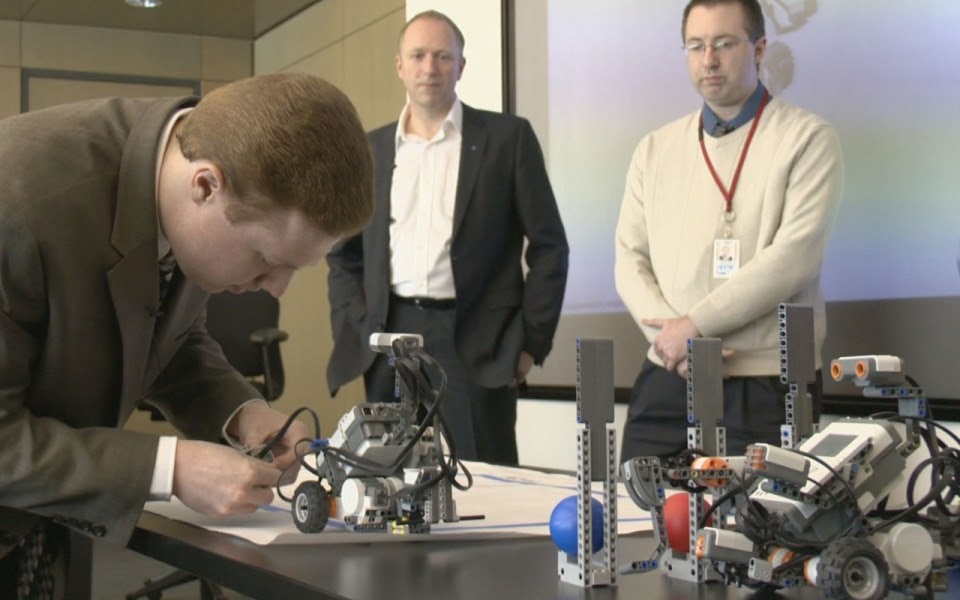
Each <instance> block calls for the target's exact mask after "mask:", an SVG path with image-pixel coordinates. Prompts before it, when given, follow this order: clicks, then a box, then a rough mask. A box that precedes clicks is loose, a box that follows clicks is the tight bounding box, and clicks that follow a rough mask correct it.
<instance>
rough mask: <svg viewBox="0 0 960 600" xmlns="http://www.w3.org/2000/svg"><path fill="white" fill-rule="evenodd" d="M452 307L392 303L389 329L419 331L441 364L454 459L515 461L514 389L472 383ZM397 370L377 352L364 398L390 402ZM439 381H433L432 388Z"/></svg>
mask: <svg viewBox="0 0 960 600" xmlns="http://www.w3.org/2000/svg"><path fill="white" fill-rule="evenodd" d="M455 316H456V309H455V308H452V307H451V308H424V307H420V306H412V305H409V304H401V303H398V302H394V301H391V303H390V312H389V315H388V317H387V331H389V332H390V333H419V334H420V335H422V336H423V345H424V350H426V352H427V354H429V355H430V356H431V357H432V358H433V359H434V360H436V361H437V363H438V364H439V365H440V366H441V367H442V368H443V370H444V372H445V373H446V375H447V388H446V393H445V394H444V397H443V398H442V399H441V405H440V406H441V410H442V411H443V414H444V417H445V418H446V420H447V423H448V424H449V426H450V429H451V434H452V438H453V443H454V444H455V445H456V451H457V458H458V459H463V460H479V461H483V462H488V463H495V464H502V465H516V464H517V462H518V459H517V434H516V426H517V395H518V392H517V388H516V387H514V386H504V387H499V388H486V387H483V386H481V385H478V384H476V383H474V382H473V381H472V380H471V378H470V375H469V373H468V372H467V370H466V368H465V367H464V365H463V362H462V361H461V360H460V357H459V355H458V354H457V349H456V347H455V345H454V338H453V330H454V318H455ZM395 380H396V376H395V371H394V369H393V368H392V367H391V366H390V365H389V363H388V359H387V356H386V355H383V354H381V355H378V356H377V358H376V360H374V363H373V366H371V367H370V369H369V370H368V371H367V372H366V373H364V374H363V382H364V385H365V386H366V392H367V402H389V401H394V400H397V398H396V397H395V396H394V387H395ZM437 383H438V382H433V384H434V385H435V386H436V385H437Z"/></svg>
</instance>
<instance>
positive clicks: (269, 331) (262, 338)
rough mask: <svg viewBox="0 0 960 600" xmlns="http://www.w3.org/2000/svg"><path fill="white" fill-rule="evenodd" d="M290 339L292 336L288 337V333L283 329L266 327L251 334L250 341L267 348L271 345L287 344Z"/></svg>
mask: <svg viewBox="0 0 960 600" xmlns="http://www.w3.org/2000/svg"><path fill="white" fill-rule="evenodd" d="M288 337H290V336H289V335H287V332H286V331H284V330H282V329H277V328H276V327H264V328H262V329H257V330H256V331H254V332H253V333H251V334H250V341H251V342H253V343H254V344H259V345H261V346H267V345H270V344H277V343H280V342H285V341H287V338H288Z"/></svg>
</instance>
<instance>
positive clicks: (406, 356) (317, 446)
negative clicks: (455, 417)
mask: <svg viewBox="0 0 960 600" xmlns="http://www.w3.org/2000/svg"><path fill="white" fill-rule="evenodd" d="M370 347H371V348H372V349H373V350H374V351H376V352H381V353H384V354H387V355H388V356H389V357H390V360H391V362H392V363H393V366H394V367H395V369H396V381H397V392H398V394H399V400H398V401H397V402H378V403H364V404H359V405H357V406H355V407H353V408H352V409H351V410H349V411H347V413H346V414H344V415H343V417H342V418H341V419H340V422H339V424H338V425H337V430H336V432H335V433H334V434H333V435H332V436H331V437H330V438H329V439H323V438H320V437H319V433H320V432H319V430H320V427H319V422H318V421H317V419H316V416H315V415H314V425H315V428H316V434H317V439H314V440H305V441H309V442H310V449H309V451H308V452H305V453H303V455H301V456H300V465H301V466H302V467H303V468H304V469H306V470H308V471H309V472H311V473H313V474H314V475H316V476H317V480H316V481H306V482H303V483H301V484H300V485H298V486H297V488H296V490H295V492H294V494H293V497H292V498H287V497H285V496H284V495H283V494H282V492H280V490H279V489H278V495H279V496H280V497H281V498H282V499H284V500H287V501H288V502H290V503H291V505H292V506H291V513H292V516H293V521H294V523H295V524H296V526H297V528H298V529H299V530H300V531H302V532H305V533H316V532H320V531H322V530H323V529H324V528H325V527H326V525H327V522H328V520H329V519H330V518H331V517H332V518H335V519H339V520H342V521H343V523H344V524H345V526H346V528H347V529H349V530H352V531H360V532H391V533H427V532H429V531H430V526H431V524H436V523H439V522H440V521H447V522H453V521H458V520H460V518H459V516H458V515H457V509H456V503H455V501H454V499H453V488H457V489H460V490H466V489H469V488H470V486H471V484H472V478H471V476H470V473H469V471H467V469H466V468H465V467H464V466H463V465H462V464H459V463H458V461H457V457H456V447H455V445H454V443H453V441H452V439H451V438H450V436H448V435H447V434H446V431H447V425H446V423H445V421H444V417H443V412H442V410H441V404H442V400H443V396H444V391H445V388H446V375H445V374H444V372H443V369H442V368H441V367H440V365H438V364H437V363H436V362H435V361H434V360H433V358H431V357H430V356H429V355H428V354H427V353H426V352H425V351H424V350H423V338H422V337H421V336H419V335H408V334H387V333H376V334H373V335H372V336H371V337H370ZM431 376H432V377H433V381H437V382H439V383H438V384H437V385H436V386H435V385H434V384H433V383H431ZM309 457H313V460H308V458H309ZM460 470H462V471H463V473H464V477H465V479H466V483H460V482H459V481H458V480H457V473H458V471H460Z"/></svg>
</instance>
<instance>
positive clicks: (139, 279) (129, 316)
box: [107, 99, 191, 425]
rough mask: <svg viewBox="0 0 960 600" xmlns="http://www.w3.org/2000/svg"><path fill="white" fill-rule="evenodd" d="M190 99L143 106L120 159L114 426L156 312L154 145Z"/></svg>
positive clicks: (134, 386)
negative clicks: (119, 360) (119, 364)
mask: <svg viewBox="0 0 960 600" xmlns="http://www.w3.org/2000/svg"><path fill="white" fill-rule="evenodd" d="M190 103H191V101H189V100H184V99H178V100H175V101H167V102H157V103H155V104H153V105H152V106H151V107H150V108H148V109H147V110H146V111H145V112H144V114H143V116H142V117H141V118H140V119H139V120H138V121H137V124H136V125H135V126H134V127H133V129H132V130H131V131H130V135H129V137H128V139H127V143H126V146H125V147H124V151H123V158H122V159H121V161H120V175H119V182H118V186H117V208H116V212H115V214H114V224H113V232H112V234H111V238H110V240H111V243H112V244H113V246H114V248H116V250H117V252H119V253H120V255H121V258H120V260H119V261H118V262H117V263H116V264H115V265H114V266H113V268H112V269H110V271H109V272H108V273H107V283H108V286H109V288H110V295H111V297H112V299H113V306H114V310H115V312H116V315H117V324H118V326H119V328H120V338H121V341H122V343H123V382H122V384H121V392H120V404H119V406H118V411H117V424H118V425H121V424H122V422H123V421H124V420H126V417H127V415H129V414H130V413H131V412H132V411H133V409H134V407H136V405H137V403H138V402H139V401H140V400H141V398H142V396H143V389H144V386H143V383H144V374H145V370H146V364H147V358H148V356H149V353H150V348H151V346H152V343H153V339H154V328H155V325H156V319H157V316H158V313H159V306H158V305H159V294H160V282H159V273H160V271H159V264H158V260H159V257H158V251H159V250H158V246H157V234H158V221H157V202H156V159H157V146H158V144H159V141H160V133H161V131H162V130H163V126H164V124H165V123H166V121H167V119H168V118H169V117H170V116H171V115H172V114H173V113H174V112H175V111H177V110H178V109H180V108H183V107H185V106H189V105H190Z"/></svg>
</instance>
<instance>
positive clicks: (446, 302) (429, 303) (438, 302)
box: [390, 294, 457, 310]
mask: <svg viewBox="0 0 960 600" xmlns="http://www.w3.org/2000/svg"><path fill="white" fill-rule="evenodd" d="M390 299H391V300H392V301H394V302H396V303H397V304H407V305H409V306H416V307H417V308H428V309H437V310H448V309H451V308H454V307H456V306H457V301H456V299H454V298H430V297H427V296H398V295H396V294H390Z"/></svg>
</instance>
